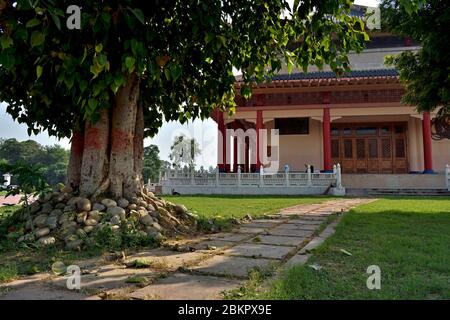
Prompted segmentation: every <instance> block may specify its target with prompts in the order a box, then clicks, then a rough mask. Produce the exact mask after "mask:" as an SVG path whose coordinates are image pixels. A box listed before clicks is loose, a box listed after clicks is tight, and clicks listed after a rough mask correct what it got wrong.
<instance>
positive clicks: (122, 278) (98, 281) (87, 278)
mask: <svg viewBox="0 0 450 320" xmlns="http://www.w3.org/2000/svg"><path fill="white" fill-rule="evenodd" d="M159 275H160V273H158V272H155V271H154V270H150V269H148V268H142V269H137V268H124V267H121V266H117V265H114V266H111V268H110V269H105V268H103V270H101V271H99V272H97V273H91V274H86V275H84V274H82V275H81V280H80V284H81V290H87V292H91V293H99V292H103V291H107V290H112V289H118V288H124V287H127V286H133V284H129V283H127V280H128V279H130V278H133V277H139V278H145V279H147V280H148V281H152V280H153V279H156V278H158V277H159ZM67 279H68V277H67V276H64V277H58V278H55V279H53V280H52V281H51V283H52V284H53V285H54V286H56V287H58V288H61V289H66V290H68V289H67Z"/></svg>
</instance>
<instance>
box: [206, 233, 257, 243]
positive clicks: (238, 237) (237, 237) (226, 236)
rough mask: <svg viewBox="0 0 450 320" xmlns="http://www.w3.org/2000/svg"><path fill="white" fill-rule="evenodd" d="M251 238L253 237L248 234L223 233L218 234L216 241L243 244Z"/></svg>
mask: <svg viewBox="0 0 450 320" xmlns="http://www.w3.org/2000/svg"><path fill="white" fill-rule="evenodd" d="M250 237H252V235H251V234H247V233H222V234H218V235H217V236H216V237H215V238H214V239H215V240H221V241H230V242H241V241H244V240H246V239H248V238H250Z"/></svg>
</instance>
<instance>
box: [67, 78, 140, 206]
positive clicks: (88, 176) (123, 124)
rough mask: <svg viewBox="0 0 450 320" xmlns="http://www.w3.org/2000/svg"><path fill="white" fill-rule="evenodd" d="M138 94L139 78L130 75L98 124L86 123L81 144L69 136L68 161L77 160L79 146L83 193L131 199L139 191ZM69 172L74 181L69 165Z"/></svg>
mask: <svg viewBox="0 0 450 320" xmlns="http://www.w3.org/2000/svg"><path fill="white" fill-rule="evenodd" d="M138 97H139V79H138V78H137V76H136V75H131V76H130V77H129V79H128V81H127V83H126V84H125V85H124V86H123V87H121V88H120V89H119V91H118V92H117V94H116V97H115V101H114V106H113V107H112V109H110V110H107V109H104V110H103V111H101V115H100V120H99V121H98V122H97V123H95V124H92V123H90V122H86V124H85V130H84V140H83V139H81V141H83V144H81V147H80V144H76V140H75V139H72V149H73V150H74V151H73V152H72V153H71V160H70V162H71V163H76V161H77V160H78V159H77V158H76V155H78V154H79V151H80V150H79V149H81V154H82V160H81V161H79V162H80V170H79V171H80V173H79V175H78V176H79V189H80V194H81V195H82V196H85V197H92V198H97V197H98V196H100V195H101V194H104V193H108V194H109V195H111V196H112V197H114V198H121V197H125V198H128V199H131V198H132V197H134V196H136V195H139V194H140V192H141V191H142V186H143V179H142V168H143V154H144V145H143V143H144V114H143V109H142V108H141V107H139V106H138ZM74 138H75V134H74ZM77 148H78V149H77ZM75 151H77V152H75ZM72 172H73V173H72ZM69 173H70V175H71V178H70V179H71V181H77V180H76V179H77V177H76V175H77V173H76V171H75V170H74V169H73V168H71V166H69V169H68V174H69ZM68 181H69V180H68Z"/></svg>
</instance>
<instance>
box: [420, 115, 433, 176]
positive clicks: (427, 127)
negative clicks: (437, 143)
mask: <svg viewBox="0 0 450 320" xmlns="http://www.w3.org/2000/svg"><path fill="white" fill-rule="evenodd" d="M422 133H423V162H424V167H425V168H424V169H425V170H424V171H423V173H434V171H433V156H432V151H431V120H430V113H429V112H424V113H423V118H422Z"/></svg>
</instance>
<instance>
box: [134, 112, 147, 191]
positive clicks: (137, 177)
mask: <svg viewBox="0 0 450 320" xmlns="http://www.w3.org/2000/svg"><path fill="white" fill-rule="evenodd" d="M133 148H134V154H133V157H134V182H133V186H132V188H134V189H135V190H134V192H137V193H139V192H140V191H142V187H143V184H144V183H145V181H144V177H143V176H142V170H143V169H144V109H143V108H142V107H141V106H138V110H137V115H136V129H135V132H134V139H133Z"/></svg>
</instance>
